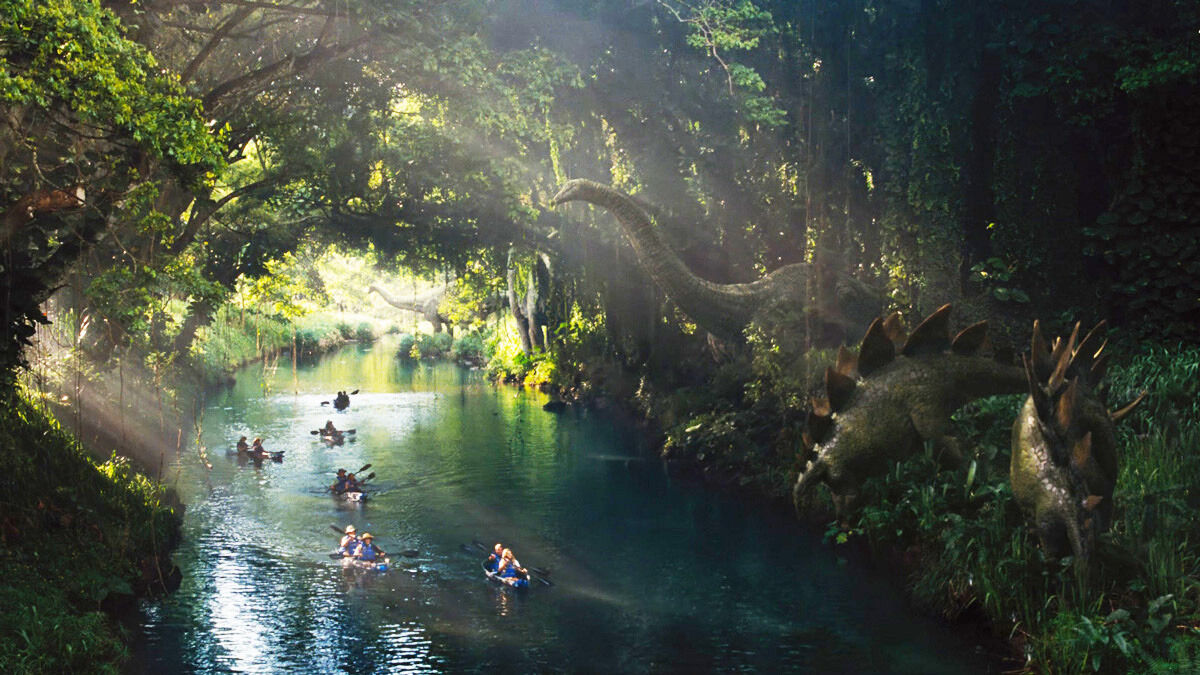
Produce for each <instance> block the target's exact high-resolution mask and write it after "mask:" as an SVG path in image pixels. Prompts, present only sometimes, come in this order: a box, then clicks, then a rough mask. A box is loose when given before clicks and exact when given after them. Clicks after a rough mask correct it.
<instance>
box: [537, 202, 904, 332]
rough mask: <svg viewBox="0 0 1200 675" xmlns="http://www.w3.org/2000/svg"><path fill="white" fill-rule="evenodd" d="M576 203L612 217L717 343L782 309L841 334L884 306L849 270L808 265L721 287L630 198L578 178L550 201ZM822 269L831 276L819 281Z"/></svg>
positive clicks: (862, 323) (856, 329) (654, 276)
mask: <svg viewBox="0 0 1200 675" xmlns="http://www.w3.org/2000/svg"><path fill="white" fill-rule="evenodd" d="M576 201H579V202H586V203H588V204H592V205H594V206H598V207H600V208H603V209H605V210H606V211H608V212H609V213H610V214H612V216H613V217H614V218H616V220H617V223H618V224H619V225H620V227H621V229H622V231H623V232H624V233H625V236H626V238H627V239H628V240H629V243H630V245H631V246H632V247H633V250H634V252H635V254H636V255H637V257H638V260H639V261H640V262H641V264H642V266H643V268H644V269H645V270H646V272H647V273H648V274H649V275H650V277H651V278H652V279H653V280H654V282H655V283H656V284H658V286H659V288H661V289H662V290H663V291H664V292H665V293H666V294H667V295H668V296H670V298H671V300H672V301H674V302H675V304H676V305H678V306H679V308H680V309H681V310H683V312H684V313H685V314H687V315H688V316H689V317H690V318H691V319H692V320H693V321H695V322H696V323H697V324H699V325H700V326H701V327H702V328H704V329H705V330H706V331H708V332H710V333H712V334H713V335H716V336H717V337H719V338H721V339H722V340H728V341H733V342H738V341H740V340H741V338H742V331H743V329H745V327H746V325H747V324H748V323H750V322H751V321H753V320H755V319H757V318H760V317H763V316H764V315H765V314H766V313H768V312H770V311H772V310H776V309H778V308H780V307H784V308H788V309H790V310H793V311H798V312H806V313H808V314H809V315H810V316H812V317H815V318H816V319H818V320H819V321H820V322H824V323H828V324H830V325H837V326H839V327H840V328H841V329H842V332H843V333H844V334H853V335H856V336H857V335H859V334H861V330H862V327H863V326H865V325H866V324H867V322H868V321H870V320H871V318H872V317H875V316H876V315H877V314H878V313H879V311H880V309H882V307H883V294H882V293H879V292H878V291H877V290H875V289H872V288H870V287H868V286H867V285H866V284H863V283H862V282H861V281H858V280H857V279H855V278H853V277H852V276H850V275H848V274H836V273H832V271H830V270H822V269H819V268H818V267H819V266H814V265H810V264H807V263H795V264H792V265H785V266H783V267H780V268H779V269H776V270H774V271H773V272H771V273H769V274H767V275H766V276H764V277H762V278H761V279H758V280H756V281H752V282H750V283H743V284H718V283H714V282H711V281H708V280H707V279H702V278H700V277H698V276H696V275H695V274H693V273H692V271H691V270H690V269H688V267H687V265H686V264H684V262H683V260H681V259H680V258H679V256H678V255H676V253H675V252H674V251H673V250H672V249H671V248H670V247H669V246H667V244H666V242H665V241H663V239H662V237H661V236H660V235H659V233H658V231H657V229H656V228H655V227H654V224H653V222H652V221H651V219H650V216H649V215H647V213H646V211H645V210H644V209H643V208H642V207H641V206H639V205H638V204H637V203H636V202H635V201H634V200H633V199H632V198H631V197H630V196H629V195H627V194H625V193H623V192H621V191H619V190H616V189H614V188H611V187H609V186H607V185H601V184H600V183H595V182H592V181H589V180H583V179H575V180H571V181H568V182H566V183H564V184H563V186H562V188H561V189H560V190H559V191H558V194H556V195H555V196H554V198H553V199H551V201H550V203H551V205H552V206H559V205H562V204H566V203H569V202H576ZM822 273H824V276H827V277H832V278H830V279H824V278H823V277H822ZM835 344H836V343H835Z"/></svg>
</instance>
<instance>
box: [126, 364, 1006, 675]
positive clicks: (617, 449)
mask: <svg viewBox="0 0 1200 675" xmlns="http://www.w3.org/2000/svg"><path fill="white" fill-rule="evenodd" d="M393 354H394V346H393V344H392V343H390V342H387V341H383V342H380V343H377V344H376V345H374V346H364V347H357V346H352V347H348V348H345V349H343V350H341V351H338V352H336V353H333V354H331V355H329V356H326V357H324V358H322V359H320V360H319V361H318V362H317V363H315V364H310V365H302V366H301V367H300V368H299V369H298V370H297V371H295V372H293V370H292V368H291V366H290V364H281V365H280V366H279V368H278V369H277V370H275V371H273V372H264V369H263V367H262V366H261V365H258V366H251V367H249V368H247V369H245V370H243V371H242V372H240V373H239V376H238V381H237V384H236V386H234V387H233V388H231V389H228V390H223V391H220V392H218V393H215V394H210V395H209V397H208V401H207V405H206V407H205V409H204V411H205V412H204V415H203V422H202V431H201V438H202V443H203V445H204V446H205V447H206V448H207V449H208V453H209V461H210V463H211V464H212V468H211V470H209V469H207V468H206V467H205V466H204V463H203V462H202V461H201V459H200V456H199V453H198V452H197V450H196V449H195V448H194V447H193V448H191V449H189V450H188V451H186V452H185V453H183V454H182V455H181V456H180V457H179V458H178V460H177V461H176V463H175V465H174V466H173V467H172V468H171V471H170V472H169V474H168V477H169V479H170V480H171V481H173V482H174V483H175V484H176V485H177V488H178V490H179V491H180V493H181V496H182V497H183V499H184V501H185V502H186V503H187V505H188V508H187V514H186V518H185V522H184V536H185V541H184V543H183V545H182V546H181V547H180V549H179V550H178V551H177V552H176V555H175V560H176V562H177V564H178V565H179V566H180V568H181V569H182V570H183V574H184V581H183V585H182V587H181V588H180V589H179V590H178V591H177V592H176V593H174V594H172V595H170V596H168V597H166V598H165V599H162V600H159V601H155V602H147V603H144V605H143V608H142V615H141V618H140V625H139V626H138V630H137V631H136V632H137V637H136V641H135V645H134V658H133V661H132V663H131V666H130V671H131V672H147V673H174V672H189V673H191V672H200V673H227V672H238V673H279V672H302V673H331V672H464V671H488V672H563V671H566V672H608V673H614V672H617V673H623V672H630V673H639V672H712V671H720V672H730V671H740V672H781V671H786V672H812V673H921V674H923V675H926V674H933V673H955V674H957V673H982V672H989V671H994V670H996V669H997V666H996V664H995V663H994V662H992V661H990V660H989V659H987V658H985V657H984V656H983V655H981V654H980V653H979V650H978V649H977V648H976V647H975V646H974V645H972V644H971V643H970V642H968V641H967V640H965V639H964V638H963V637H962V636H960V635H958V634H956V633H954V632H953V631H951V630H948V629H947V627H946V626H945V625H944V624H942V623H940V622H938V621H936V620H932V619H930V618H927V617H924V616H921V615H919V614H917V613H915V612H914V611H913V610H912V609H911V608H909V607H908V606H907V605H906V603H905V601H904V599H903V597H902V596H901V594H900V592H899V589H898V584H897V580H896V579H884V578H880V572H879V571H878V570H875V571H869V570H867V569H864V568H863V567H862V566H860V565H858V564H856V563H855V562H853V561H849V562H848V561H846V560H844V559H840V558H839V557H838V556H837V554H836V552H835V551H834V550H833V549H832V547H831V546H829V545H827V544H824V543H823V542H822V540H821V534H820V533H819V532H812V531H809V530H806V529H804V528H802V527H801V526H799V525H798V524H797V523H796V522H794V520H793V519H792V518H791V517H790V516H789V515H788V514H783V513H773V512H771V511H770V510H769V509H764V508H763V507H762V506H761V505H749V504H745V503H743V500H739V499H738V498H737V497H735V496H731V495H726V494H721V493H717V492H714V491H711V490H707V489H704V488H703V487H701V486H697V485H694V484H690V483H686V482H682V483H681V482H679V481H674V480H672V479H671V477H669V476H668V475H666V474H665V473H664V471H663V467H662V465H661V463H659V462H657V461H654V460H653V459H652V453H650V452H648V450H647V448H645V447H644V445H643V444H642V443H641V442H640V440H639V438H638V435H637V433H636V432H635V431H634V430H633V429H631V428H629V425H627V424H620V423H616V422H614V421H612V420H611V419H609V418H607V417H603V416H595V415H591V416H589V415H586V414H578V413H573V412H570V411H568V412H567V413H565V414H562V415H554V414H550V413H547V412H544V411H543V410H542V404H543V403H544V400H545V399H544V397H543V396H541V395H539V394H537V393H534V392H526V391H521V390H518V389H514V388H510V387H504V386H495V385H492V384H490V383H489V382H488V381H487V380H486V379H485V378H484V377H483V376H482V374H481V373H479V372H471V371H467V370H463V369H461V368H458V367H455V366H451V365H436V366H427V365H416V366H406V365H401V364H400V363H398V362H397V361H396V360H395V359H394V358H393ZM353 389H358V390H359V393H358V394H356V395H354V396H352V397H351V403H352V404H351V406H350V408H349V409H348V410H346V411H344V412H335V411H333V410H332V409H331V408H330V407H329V406H322V405H321V401H323V400H331V399H332V398H333V395H334V393H335V392H336V391H338V390H353ZM329 419H331V420H333V421H334V423H335V424H336V425H337V426H338V427H339V428H343V429H355V430H356V433H355V434H354V435H353V436H352V437H351V438H352V439H353V440H352V442H349V443H346V444H345V445H344V446H342V447H337V448H332V449H331V448H328V447H326V446H325V445H324V444H323V443H321V442H319V441H318V440H317V437H316V436H314V435H312V434H310V433H309V432H310V431H311V430H314V429H316V428H317V427H319V426H321V425H323V424H324V423H325V421H326V420H329ZM242 435H245V436H248V437H250V438H254V437H255V436H262V437H263V438H264V439H265V446H266V447H267V449H269V450H283V451H285V457H284V461H283V462H282V463H273V462H266V463H264V465H263V466H261V467H256V466H254V465H253V463H250V464H244V463H241V464H240V463H239V462H238V461H237V460H236V458H232V457H227V456H225V454H224V453H225V450H226V449H227V448H231V447H232V446H233V444H234V443H235V442H236V440H237V438H238V437H239V436H242ZM368 463H369V464H371V468H370V470H369V471H371V472H374V473H375V474H376V477H375V478H374V479H372V480H371V481H370V482H369V483H368V484H369V485H371V486H372V488H373V490H374V493H373V494H372V495H371V499H370V501H369V503H368V504H366V505H364V506H350V505H347V504H343V503H340V502H337V501H335V500H334V499H333V498H331V497H330V496H329V495H328V493H326V492H324V491H323V489H322V486H326V485H328V484H330V483H331V482H332V481H333V475H334V472H335V470H336V469H337V468H339V467H344V468H347V469H348V470H351V471H353V470H355V469H357V468H359V467H360V466H362V465H365V464H368ZM349 524H353V525H355V526H356V527H357V528H358V531H359V532H360V533H362V532H364V531H370V532H371V533H372V534H374V535H375V536H376V537H377V539H376V542H377V544H378V545H379V546H380V547H381V548H383V549H385V550H388V551H391V552H393V553H394V554H395V553H396V552H400V551H408V552H410V553H412V552H415V553H416V556H415V557H403V556H399V555H393V566H392V569H390V570H389V571H387V572H384V573H379V572H375V571H366V570H353V569H344V568H343V566H342V565H341V564H340V563H339V562H338V561H335V560H331V559H330V558H329V556H328V552H329V551H331V550H332V549H333V548H334V547H335V546H336V543H337V539H338V535H337V534H336V533H334V532H333V531H332V530H331V529H330V525H337V526H339V527H343V526H345V525H349ZM497 540H498V541H502V542H504V543H505V544H506V545H508V546H510V547H512V548H513V550H514V552H515V553H516V554H517V558H519V559H520V560H521V562H522V563H523V564H525V565H526V566H536V567H538V568H541V569H545V570H549V572H548V575H547V577H546V578H547V580H548V581H549V582H550V583H551V584H552V585H547V584H544V583H535V584H534V586H533V587H532V588H530V589H528V590H527V591H514V590H511V589H505V588H501V587H499V586H497V585H493V584H490V583H488V582H487V581H486V580H485V578H484V576H483V574H482V572H481V570H480V567H479V562H480V560H481V559H482V557H483V555H482V554H481V553H479V552H478V550H476V549H475V546H474V545H473V542H475V541H479V542H486V543H487V544H488V545H489V546H490V544H491V543H493V542H495V541H497Z"/></svg>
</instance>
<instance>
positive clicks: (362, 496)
mask: <svg viewBox="0 0 1200 675" xmlns="http://www.w3.org/2000/svg"><path fill="white" fill-rule="evenodd" d="M367 496H368V495H367V493H365V492H359V491H354V492H335V493H333V497H334V499H339V500H341V501H344V502H358V503H360V504H361V503H364V502H366V501H367Z"/></svg>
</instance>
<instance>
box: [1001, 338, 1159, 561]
mask: <svg viewBox="0 0 1200 675" xmlns="http://www.w3.org/2000/svg"><path fill="white" fill-rule="evenodd" d="M1103 328H1104V323H1103V322H1101V323H1100V324H1098V325H1097V326H1096V327H1095V328H1093V329H1092V330H1091V332H1089V333H1088V334H1087V336H1086V337H1084V338H1083V340H1078V337H1079V324H1076V325H1075V330H1074V331H1073V332H1072V333H1071V335H1070V337H1069V338H1066V339H1063V338H1059V339H1057V340H1055V342H1054V344H1053V345H1052V346H1051V345H1048V344H1047V343H1046V341H1045V339H1043V337H1042V332H1041V327H1040V325H1039V324H1038V323H1037V322H1035V323H1034V327H1033V345H1032V348H1031V350H1030V353H1029V356H1028V357H1026V358H1025V372H1026V377H1027V379H1028V383H1029V398H1028V399H1027V400H1026V402H1025V406H1024V407H1023V408H1022V410H1021V413H1020V415H1019V417H1018V420H1017V422H1016V424H1015V425H1014V428H1013V459H1012V468H1011V474H1012V481H1013V493H1014V496H1016V497H1017V501H1018V503H1020V504H1021V506H1022V508H1023V509H1024V510H1025V511H1026V512H1027V514H1028V515H1030V516H1031V518H1032V520H1033V521H1034V525H1035V527H1036V528H1037V530H1038V536H1039V538H1040V539H1041V541H1042V548H1043V550H1044V551H1045V552H1046V553H1047V554H1048V555H1050V556H1052V557H1061V556H1063V555H1067V554H1073V555H1074V556H1075V557H1076V558H1077V559H1079V560H1086V559H1087V558H1088V557H1089V555H1090V552H1091V551H1092V549H1093V548H1094V544H1095V540H1096V537H1097V536H1098V535H1100V534H1101V533H1103V532H1105V531H1107V530H1108V528H1109V526H1110V525H1111V522H1112V515H1113V503H1112V496H1113V489H1114V487H1115V485H1116V480H1117V472H1118V459H1117V442H1116V423H1117V422H1119V421H1120V420H1121V419H1123V418H1124V417H1125V416H1127V415H1128V414H1129V413H1130V412H1132V410H1133V408H1134V407H1135V406H1136V405H1137V404H1138V403H1140V402H1141V400H1142V398H1143V397H1144V396H1145V393H1144V392H1143V394H1142V395H1141V396H1139V397H1138V399H1137V400H1135V401H1134V402H1133V403H1131V404H1130V405H1128V406H1126V407H1125V408H1123V409H1121V410H1118V411H1115V412H1112V413H1110V412H1109V411H1108V409H1107V408H1106V406H1105V402H1104V394H1103V391H1102V389H1101V380H1102V378H1103V376H1104V372H1105V368H1106V366H1107V364H1108V358H1107V355H1105V354H1103V353H1102V352H1103V349H1104V344H1103V340H1102V337H1101V335H1102V333H1103Z"/></svg>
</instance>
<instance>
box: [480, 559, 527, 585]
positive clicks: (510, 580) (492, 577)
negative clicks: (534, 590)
mask: <svg viewBox="0 0 1200 675" xmlns="http://www.w3.org/2000/svg"><path fill="white" fill-rule="evenodd" d="M480 566H481V567H483V574H484V575H485V576H486V577H487V578H488V580H489V581H494V582H496V583H498V584H500V585H502V586H507V587H509V588H515V589H518V590H520V589H522V588H529V580H528V579H518V578H516V577H502V576H500V575H499V574H497V573H495V572H492V571H491V570H489V569H488V567H487V560H484V561H483V562H482V563H480Z"/></svg>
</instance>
